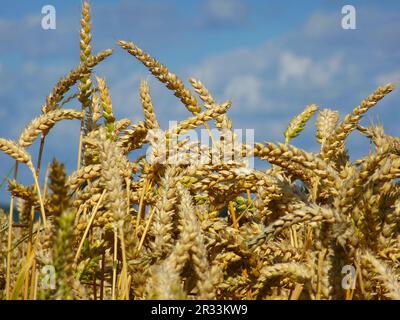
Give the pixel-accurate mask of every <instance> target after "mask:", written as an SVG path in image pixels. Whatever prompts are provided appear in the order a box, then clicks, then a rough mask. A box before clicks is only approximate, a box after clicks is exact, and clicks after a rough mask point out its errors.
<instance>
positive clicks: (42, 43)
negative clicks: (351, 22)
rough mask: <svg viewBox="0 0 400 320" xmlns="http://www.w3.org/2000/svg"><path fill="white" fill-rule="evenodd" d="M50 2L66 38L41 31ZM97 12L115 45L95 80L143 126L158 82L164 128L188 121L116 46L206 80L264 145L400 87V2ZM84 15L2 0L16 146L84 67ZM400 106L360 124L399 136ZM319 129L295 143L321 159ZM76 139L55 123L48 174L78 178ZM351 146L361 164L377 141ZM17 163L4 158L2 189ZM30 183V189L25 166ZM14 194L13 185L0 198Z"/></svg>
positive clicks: (2, 98) (391, 101) (212, 2)
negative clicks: (147, 99)
mask: <svg viewBox="0 0 400 320" xmlns="http://www.w3.org/2000/svg"><path fill="white" fill-rule="evenodd" d="M47 4H50V5H53V6H54V7H55V9H56V21H57V27H56V30H43V29H42V27H41V20H42V18H43V15H42V13H41V10H42V7H43V6H44V5H47ZM346 4H351V5H353V6H354V7H355V8H356V17H357V20H356V22H357V29H356V30H344V29H343V28H342V27H341V19H342V17H343V15H342V13H341V9H342V7H343V6H344V5H346ZM91 5H92V21H93V28H92V34H93V38H92V41H93V44H92V47H93V50H94V52H98V51H100V50H103V49H106V48H115V53H114V55H113V56H112V57H110V58H108V59H107V60H106V62H104V63H103V64H102V65H100V66H99V67H96V68H95V74H96V75H99V76H102V77H105V79H106V81H107V83H108V85H109V87H110V92H111V97H112V100H113V105H114V109H115V113H116V115H117V117H126V118H129V119H131V120H132V121H138V120H140V119H142V118H143V115H142V110H141V106H140V103H139V93H138V92H139V83H140V80H141V79H148V80H149V81H150V86H151V92H152V96H153V100H154V105H155V107H156V111H157V115H158V117H159V119H160V122H161V124H162V126H163V127H164V128H166V127H167V125H168V121H169V120H181V119H183V118H185V117H187V116H188V115H189V113H188V112H187V110H186V108H184V107H183V105H181V104H180V101H179V100H178V99H176V98H175V97H174V96H173V95H172V94H171V92H170V91H169V90H168V89H166V88H165V87H164V86H163V85H161V84H159V83H158V81H157V79H154V78H153V77H152V76H151V75H149V73H148V71H147V70H146V69H145V67H144V66H143V65H142V64H141V63H139V62H138V61H137V60H135V59H134V58H133V57H132V56H130V55H128V54H127V53H126V52H124V51H123V50H122V49H120V48H118V47H117V46H116V44H115V42H116V40H118V39H124V40H129V41H134V42H135V43H136V44H137V45H138V46H139V47H141V48H142V49H144V50H146V51H147V52H149V53H150V54H151V55H153V56H154V57H156V58H157V59H159V60H160V61H161V62H162V63H164V64H165V65H167V66H168V67H169V68H170V70H171V71H173V72H175V73H177V74H178V75H179V76H180V77H181V78H182V79H184V80H185V81H186V83H187V78H188V77H189V76H193V77H196V78H198V79H200V80H201V81H202V82H203V83H204V84H205V85H206V86H207V88H208V89H209V90H210V92H211V93H212V94H213V96H214V97H215V98H216V100H217V101H218V102H223V101H225V100H227V99H231V100H232V101H233V106H232V108H231V109H230V111H229V115H230V117H231V118H232V120H233V123H234V127H235V128H241V129H249V128H250V129H254V130H255V139H256V141H266V140H268V141H274V142H277V141H280V142H283V141H284V138H283V131H284V130H285V127H286V125H287V124H288V122H289V121H290V119H291V118H292V117H293V116H294V115H296V114H298V113H299V112H301V111H302V110H303V108H304V107H305V106H306V105H307V104H309V103H316V104H318V105H319V106H320V107H321V108H332V109H334V110H338V111H340V113H341V116H342V117H343V115H344V114H345V113H347V112H350V111H351V110H352V109H353V108H354V107H355V106H357V105H358V104H359V102H360V101H361V100H362V99H363V98H364V97H366V96H368V95H369V94H370V93H372V92H373V91H374V90H375V89H376V87H377V86H379V85H383V84H386V83H388V82H395V83H397V84H399V83H400V1H394V0H380V1H378V0H376V1H368V0H363V1H355V0H350V1H337V0H309V1H296V0H280V1H265V0H264V1H256V0H253V1H251V0H250V1H245V0H203V1H196V0H194V1H178V0H159V1H143V0H130V1H127V0H119V1H117V0H114V1H105V0H92V1H91ZM80 7H81V1H79V0H68V1H65V0H63V1H61V0H59V1H54V0H47V1H39V0H30V1H15V0H0V8H1V10H0V123H1V125H0V136H1V137H6V138H10V139H17V138H18V136H19V134H20V132H21V131H22V130H23V128H24V126H25V125H26V124H27V123H28V122H29V121H30V120H31V119H33V118H34V117H36V116H37V115H39V114H40V109H41V106H42V105H43V103H44V101H45V97H46V96H47V95H48V94H49V92H50V91H51V89H52V87H53V85H54V84H55V83H56V81H57V80H58V79H59V78H60V77H62V76H63V75H65V74H67V73H68V72H69V71H70V70H71V69H72V68H74V67H75V66H76V65H77V64H78V63H79V29H80ZM187 84H188V83H187ZM188 86H189V84H188ZM72 92H75V90H74V91H72ZM399 102H400V90H399V89H398V90H396V91H395V92H393V93H392V94H390V95H389V96H388V97H386V98H385V99H384V100H383V101H381V103H379V105H378V106H377V107H376V108H374V109H373V110H372V111H371V112H369V113H368V116H367V117H366V118H365V119H364V120H363V122H362V123H363V124H368V123H369V122H370V121H375V122H376V121H378V120H379V121H381V122H383V123H384V125H385V130H386V132H387V133H389V134H393V135H399V133H400V132H399V131H400V129H399V126H398V122H399V119H400V116H399V108H400V106H399ZM69 107H76V108H78V109H79V108H80V105H79V103H78V102H73V103H71V104H69ZM314 124H315V118H314V119H312V121H310V123H308V124H307V128H306V130H305V131H304V132H303V133H302V134H301V135H300V136H299V137H298V138H296V139H294V140H292V143H293V144H294V145H296V146H299V147H302V148H305V149H306V150H309V151H317V150H318V144H317V143H316V141H315V126H314ZM78 137H79V123H78V121H76V120H75V121H66V122H64V123H60V124H58V125H56V127H55V128H54V129H53V130H52V131H51V133H50V135H49V137H48V139H47V144H46V147H45V157H44V159H43V161H44V166H46V165H47V163H48V162H50V161H51V160H52V158H53V157H57V158H58V159H60V160H61V161H62V162H64V163H65V164H66V166H67V169H68V171H69V172H71V170H73V168H74V167H75V166H76V152H77V144H78ZM348 147H349V149H350V150H351V155H352V158H353V159H354V158H355V157H360V156H362V155H363V154H366V153H368V148H369V144H368V142H367V140H366V138H364V137H362V136H361V135H359V134H357V133H355V134H353V135H352V136H351V138H350V139H349V144H348ZM36 150H37V144H35V145H33V146H32V147H31V149H30V151H31V152H32V154H33V155H35V154H36ZM12 166H13V161H12V160H11V159H10V158H8V156H6V155H3V154H0V181H1V180H2V178H3V177H4V176H6V175H7V173H8V172H9V170H10V168H12ZM21 179H22V180H23V181H24V182H28V183H29V182H31V180H30V179H31V178H30V177H29V173H28V172H27V170H26V169H25V168H22V170H21ZM7 198H8V193H7V192H6V191H5V188H4V186H3V187H2V188H1V189H0V202H4V201H7Z"/></svg>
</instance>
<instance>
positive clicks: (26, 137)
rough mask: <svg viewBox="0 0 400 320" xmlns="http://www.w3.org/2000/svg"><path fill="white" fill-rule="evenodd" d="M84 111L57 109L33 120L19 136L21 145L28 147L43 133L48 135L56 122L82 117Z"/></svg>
mask: <svg viewBox="0 0 400 320" xmlns="http://www.w3.org/2000/svg"><path fill="white" fill-rule="evenodd" d="M81 118H82V112H79V111H76V110H74V109H56V110H53V111H50V112H48V113H45V114H42V115H40V116H39V117H37V118H35V119H34V120H32V121H31V122H30V123H29V124H28V126H26V128H25V129H24V131H23V132H22V134H21V135H20V137H19V141H18V143H19V145H20V146H22V147H24V148H26V147H29V146H30V145H32V143H33V142H34V141H35V140H36V138H37V137H38V136H39V135H40V134H42V135H44V136H45V135H47V133H48V132H49V130H50V129H51V128H52V127H53V126H54V125H55V123H56V122H58V121H61V120H66V119H81Z"/></svg>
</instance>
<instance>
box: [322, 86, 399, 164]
mask: <svg viewBox="0 0 400 320" xmlns="http://www.w3.org/2000/svg"><path fill="white" fill-rule="evenodd" d="M394 88H395V85H394V84H392V83H390V84H387V85H385V86H382V87H379V88H378V89H377V90H376V91H375V92H374V93H373V94H372V95H370V96H369V97H367V98H366V99H364V100H363V101H361V103H360V105H359V106H358V107H356V108H355V109H354V110H353V112H352V113H350V114H348V115H347V116H346V117H345V118H344V120H343V122H342V123H341V124H340V125H339V126H338V127H337V128H336V129H335V131H334V132H333V133H332V134H331V135H330V137H329V138H328V139H327V140H326V141H325V144H324V146H323V148H322V150H321V154H322V156H323V157H324V158H329V159H331V158H332V157H334V156H335V155H336V154H337V153H338V150H341V149H342V147H343V144H344V141H345V139H346V138H347V136H348V135H349V134H350V133H351V132H352V131H353V130H355V129H356V128H357V125H358V123H359V121H360V119H361V118H362V116H363V115H364V114H365V113H366V112H367V111H368V110H369V109H370V108H372V107H373V106H375V105H376V104H377V103H378V102H379V100H381V99H383V98H384V97H385V95H387V94H389V93H390V92H392V91H393V89H394Z"/></svg>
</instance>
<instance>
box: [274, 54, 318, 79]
mask: <svg viewBox="0 0 400 320" xmlns="http://www.w3.org/2000/svg"><path fill="white" fill-rule="evenodd" d="M310 67H311V59H310V58H306V57H300V56H296V55H295V54H293V53H291V52H284V53H283V54H282V56H281V58H280V73H279V81H280V83H281V84H287V82H288V80H301V79H303V78H304V77H305V75H306V74H307V72H308V71H309V69H310Z"/></svg>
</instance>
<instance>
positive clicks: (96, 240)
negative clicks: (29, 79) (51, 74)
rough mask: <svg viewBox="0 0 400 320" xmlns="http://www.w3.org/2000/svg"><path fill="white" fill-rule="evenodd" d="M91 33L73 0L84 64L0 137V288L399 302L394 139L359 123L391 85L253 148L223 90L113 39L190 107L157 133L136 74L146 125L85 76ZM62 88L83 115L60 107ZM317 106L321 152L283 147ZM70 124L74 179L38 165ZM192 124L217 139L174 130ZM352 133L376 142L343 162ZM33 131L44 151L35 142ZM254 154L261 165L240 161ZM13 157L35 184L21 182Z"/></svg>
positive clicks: (398, 158) (98, 59) (60, 169)
mask: <svg viewBox="0 0 400 320" xmlns="http://www.w3.org/2000/svg"><path fill="white" fill-rule="evenodd" d="M91 38H92V36H91V17H90V6H89V3H88V2H87V1H83V5H82V18H81V31H80V62H79V64H78V66H77V67H76V68H75V69H73V70H72V71H70V72H69V73H68V74H66V75H65V76H64V77H63V78H61V79H60V80H59V82H58V83H57V84H56V85H55V86H54V88H53V89H52V91H51V92H50V94H49V95H48V96H47V97H46V99H45V100H44V101H45V102H44V104H43V106H42V108H41V110H38V114H37V115H36V117H35V118H34V119H33V120H32V121H31V122H30V123H29V124H27V125H26V127H25V128H23V129H22V130H21V134H20V136H19V138H18V139H17V140H9V139H7V138H0V149H1V151H2V152H4V153H6V154H7V155H9V156H10V157H12V158H13V159H15V163H16V165H15V170H14V174H13V176H12V177H10V178H9V180H8V190H9V193H10V212H7V213H4V214H0V258H1V260H0V299H25V300H26V299H33V300H36V299H74V300H79V299H90V300H91V299H95V300H96V299H97V300H110V299H121V300H128V299H130V300H143V299H218V300H232V299H240V300H242V299H243V300H248V299H267V300H270V299H283V300H288V299H302V300H320V299H324V300H325V299H346V300H352V299H354V300H363V299H373V300H381V299H396V300H397V299H400V284H399V279H400V266H399V262H400V234H399V225H400V197H399V196H400V185H399V182H398V181H397V178H398V177H399V176H400V138H398V137H394V136H390V135H388V134H385V132H384V127H383V125H381V124H371V125H369V126H362V125H361V124H360V120H361V119H362V117H363V116H364V115H365V114H366V113H367V111H368V110H369V109H370V108H372V107H375V105H376V104H377V103H378V102H379V101H380V100H381V99H383V98H384V97H385V96H386V95H387V94H389V93H390V92H391V91H392V90H394V85H393V84H387V85H384V86H381V87H379V88H377V89H376V91H375V92H373V93H372V94H370V95H369V96H367V97H366V98H365V99H364V100H363V101H361V102H360V104H359V106H357V107H355V108H354V109H353V110H350V112H349V113H348V114H347V115H344V117H342V120H341V119H340V118H341V117H340V116H339V113H338V112H337V111H335V110H332V109H321V108H319V107H318V106H317V105H315V104H310V105H308V106H306V107H305V109H304V111H303V112H302V113H300V114H299V115H297V116H295V117H294V118H293V119H292V120H291V121H290V123H289V124H288V126H287V129H286V131H285V132H283V133H282V134H283V135H282V137H283V139H284V143H282V144H280V143H272V142H268V141H267V142H255V143H254V144H252V145H249V144H245V143H241V142H240V141H238V137H237V136H236V135H235V134H234V131H233V129H234V125H233V123H232V121H231V119H230V117H229V114H228V113H229V108H231V105H232V103H231V101H229V100H227V101H215V99H214V98H213V96H212V94H211V93H210V92H209V91H208V89H207V88H206V87H205V86H204V84H203V83H202V82H201V81H200V80H198V79H194V78H190V79H189V84H190V87H189V86H187V85H186V84H184V82H183V81H182V80H181V79H179V78H178V77H177V75H176V74H174V73H172V72H171V71H170V70H169V69H168V68H167V67H166V66H165V65H163V64H161V63H160V62H159V61H158V60H157V59H155V58H154V57H152V56H150V55H149V54H148V53H146V52H145V51H144V50H142V49H141V48H139V47H138V46H137V45H136V44H134V43H133V42H128V41H122V40H121V41H118V46H119V47H120V48H119V49H120V50H124V51H125V52H126V53H127V55H126V56H127V58H135V59H137V60H138V61H140V62H141V63H142V64H144V65H145V66H146V68H148V70H149V72H150V73H151V74H152V75H153V76H154V77H155V78H157V79H158V80H159V81H160V82H162V83H164V84H165V86H166V87H167V89H168V90H170V91H171V93H172V94H173V95H175V96H176V97H177V98H178V99H179V100H180V102H181V103H182V105H183V106H184V107H185V108H186V109H187V111H188V117H187V118H186V119H184V120H181V121H179V122H178V123H177V125H176V126H175V127H172V128H167V129H162V128H160V125H159V122H158V120H157V108H156V107H155V106H154V104H153V100H152V97H151V90H150V86H149V83H148V82H147V81H146V80H143V81H142V82H141V85H140V88H139V95H140V100H141V103H142V109H143V120H142V121H139V122H137V123H132V122H131V121H130V120H129V119H116V117H115V116H114V110H115V109H114V108H118V106H113V104H112V97H110V94H109V90H108V87H107V83H106V81H105V79H104V77H102V76H100V75H97V74H96V75H95V74H94V71H93V70H94V68H95V67H96V66H97V65H98V64H100V63H102V62H103V61H104V60H105V59H107V57H109V56H110V55H111V54H112V53H113V50H111V49H107V50H104V51H101V52H99V53H93V52H92V49H91V46H92V44H91ZM74 86H76V87H77V88H78V90H77V93H73V92H72V93H71V91H73V88H74ZM71 99H74V100H77V101H78V102H79V104H80V105H81V109H80V110H76V109H66V108H64V105H65V103H66V102H67V101H71ZM312 117H316V130H315V132H316V133H315V138H316V140H317V141H318V143H319V145H320V151H319V152H318V153H315V152H309V151H306V150H303V149H301V148H297V147H295V146H293V145H292V144H291V142H292V139H294V138H296V137H297V136H298V135H299V134H301V132H302V130H303V129H304V127H305V126H306V125H307V122H308V120H309V119H311V118H312ZM64 120H72V121H79V122H80V123H81V126H80V140H79V145H77V146H76V150H77V165H76V169H75V171H74V172H72V173H71V174H70V175H67V173H66V170H65V168H64V165H63V159H57V160H54V161H53V162H52V163H51V164H49V165H48V167H46V165H47V164H42V163H41V155H42V153H43V150H44V146H45V144H46V137H47V136H48V135H51V130H52V129H53V127H54V126H55V125H56V124H57V123H58V122H60V121H64ZM196 130H203V131H204V132H206V133H207V134H209V135H210V139H211V144H210V145H204V144H199V143H198V141H191V140H190V139H188V138H184V139H183V138H182V136H184V135H185V134H186V133H187V132H189V131H196ZM356 131H357V132H360V133H361V134H362V135H364V136H365V138H366V139H369V140H370V141H371V148H370V150H369V153H368V155H367V156H365V157H363V158H361V159H358V160H355V161H350V158H349V153H348V150H347V149H346V141H347V138H348V137H349V136H350V135H351V134H352V133H353V132H356ZM185 137H186V136H185ZM37 140H39V141H40V145H39V151H38V153H39V160H38V161H36V159H32V155H31V152H30V150H29V149H30V147H31V146H32V145H33V144H34V142H35V141H37ZM149 150H150V152H148V151H149ZM134 152H136V153H137V154H139V156H135V157H134V158H132V156H131V155H132V153H134ZM251 157H254V158H259V159H261V160H262V161H266V162H267V163H269V164H270V167H269V168H268V169H267V170H259V169H256V168H253V167H251V166H249V161H248V159H249V158H251ZM199 159H200V160H201V161H199ZM21 166H27V167H28V169H29V170H30V171H31V173H32V177H33V181H34V184H32V185H24V184H22V183H20V182H19V179H18V168H19V167H21ZM39 174H41V175H42V176H44V177H45V179H44V183H40V181H41V179H39ZM15 210H16V211H17V212H14V211H15ZM16 214H17V216H18V219H17V220H16V221H14V216H15V215H16ZM37 216H38V218H37Z"/></svg>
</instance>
